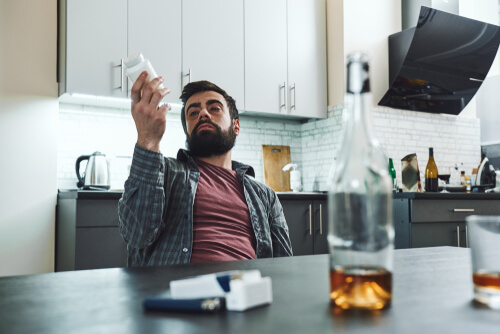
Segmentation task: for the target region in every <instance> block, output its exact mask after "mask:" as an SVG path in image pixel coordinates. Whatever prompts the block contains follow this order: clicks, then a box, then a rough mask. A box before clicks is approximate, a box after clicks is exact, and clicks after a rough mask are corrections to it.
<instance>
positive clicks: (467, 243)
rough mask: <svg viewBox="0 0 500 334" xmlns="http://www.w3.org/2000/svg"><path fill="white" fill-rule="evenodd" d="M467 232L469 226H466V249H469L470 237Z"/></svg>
mask: <svg viewBox="0 0 500 334" xmlns="http://www.w3.org/2000/svg"><path fill="white" fill-rule="evenodd" d="M468 234H469V233H468V232H467V225H465V247H467V248H469V236H468Z"/></svg>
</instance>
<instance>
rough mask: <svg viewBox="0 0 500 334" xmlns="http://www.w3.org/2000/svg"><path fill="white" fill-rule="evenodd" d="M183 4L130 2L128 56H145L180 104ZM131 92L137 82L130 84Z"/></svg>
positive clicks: (175, 0) (177, 1)
mask: <svg viewBox="0 0 500 334" xmlns="http://www.w3.org/2000/svg"><path fill="white" fill-rule="evenodd" d="M181 5H182V3H181V0H168V1H164V0H128V56H131V55H134V54H137V53H139V52H142V54H143V55H144V58H146V59H149V61H150V62H151V65H153V67H154V69H155V71H156V73H157V74H158V75H160V76H162V77H163V78H164V79H165V83H164V86H166V87H168V88H170V89H171V93H170V94H169V95H167V96H166V97H165V99H164V100H163V101H166V102H172V103H179V96H180V95H181V91H182V73H181V61H182V43H181V18H182V16H181ZM127 81H128V90H129V91H130V89H131V88H132V84H133V82H131V81H130V80H128V79H127Z"/></svg>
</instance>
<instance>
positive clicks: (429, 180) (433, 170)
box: [425, 147, 439, 193]
mask: <svg viewBox="0 0 500 334" xmlns="http://www.w3.org/2000/svg"><path fill="white" fill-rule="evenodd" d="M425 191H426V192H435V193H436V192H438V191H439V185H438V169H437V166H436V162H435V161H434V149H433V148H432V147H429V161H428V162H427V166H426V167H425Z"/></svg>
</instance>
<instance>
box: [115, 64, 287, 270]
mask: <svg viewBox="0 0 500 334" xmlns="http://www.w3.org/2000/svg"><path fill="white" fill-rule="evenodd" d="M162 83H163V78H161V77H158V78H155V79H153V80H151V81H150V82H148V81H147V72H143V73H142V74H141V76H140V77H139V78H138V79H137V81H136V82H135V83H134V85H133V87H132V92H131V97H132V116H133V118H134V121H135V124H136V128H137V135H138V137H137V144H136V145H135V149H134V156H133V160H132V165H131V168H130V176H129V178H128V179H127V181H126V182H125V191H124V193H123V196H122V198H121V199H120V201H119V205H118V214H119V230H120V233H121V235H122V237H123V239H124V240H125V241H126V242H127V249H128V265H129V266H155V265H168V264H179V263H195V262H210V261H231V260H244V259H255V258H265V257H279V256H291V255H292V247H291V243H290V237H289V233H288V226H287V224H286V220H285V217H284V215H283V210H282V207H281V204H280V202H279V200H278V197H277V196H276V193H275V192H274V191H273V190H272V189H271V188H269V187H268V186H266V185H264V184H262V183H260V182H257V181H255V180H254V177H255V173H254V170H253V168H252V167H250V166H248V165H244V164H242V163H239V162H236V161H232V160H231V151H232V148H233V146H234V144H235V140H236V137H237V136H238V135H239V133H240V121H239V116H238V109H237V108H236V103H235V101H234V99H233V98H232V97H231V96H229V95H228V94H227V93H226V92H225V91H224V90H223V89H221V88H219V87H218V86H216V85H215V84H213V83H211V82H208V81H197V82H192V83H189V84H188V85H186V86H185V87H184V89H183V92H182V95H181V97H180V99H181V101H182V102H183V107H182V111H181V121H182V126H183V128H184V133H185V134H186V144H187V148H188V150H183V149H180V150H179V152H178V153H177V158H166V157H163V155H162V154H161V153H160V141H161V139H162V137H163V134H164V133H165V128H166V114H167V112H168V110H170V106H169V105H168V104H163V105H162V104H160V102H161V100H162V99H163V98H164V97H165V96H166V95H167V94H168V93H170V89H168V88H163V86H162Z"/></svg>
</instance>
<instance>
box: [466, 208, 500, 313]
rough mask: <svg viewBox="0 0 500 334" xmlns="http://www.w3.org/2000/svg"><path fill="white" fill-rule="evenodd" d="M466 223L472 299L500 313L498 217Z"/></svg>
mask: <svg viewBox="0 0 500 334" xmlns="http://www.w3.org/2000/svg"><path fill="white" fill-rule="evenodd" d="M465 220H466V222H467V229H468V232H469V239H470V240H468V241H469V242H468V243H469V244H470V248H471V259H472V281H473V282H474V299H475V300H476V301H478V302H480V303H482V304H485V305H487V306H489V307H491V308H493V309H499V310H500V247H498V245H500V216H469V217H467V218H466V219H465ZM467 246H469V245H467Z"/></svg>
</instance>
